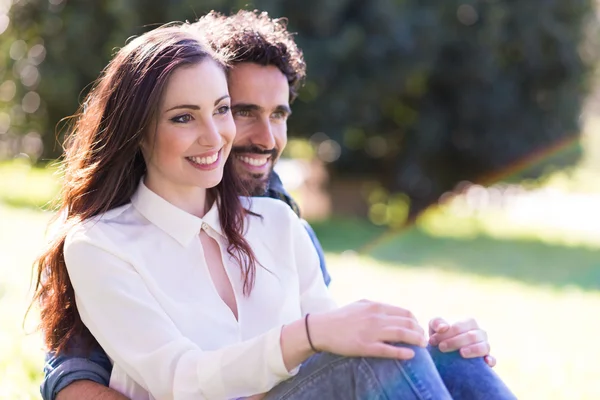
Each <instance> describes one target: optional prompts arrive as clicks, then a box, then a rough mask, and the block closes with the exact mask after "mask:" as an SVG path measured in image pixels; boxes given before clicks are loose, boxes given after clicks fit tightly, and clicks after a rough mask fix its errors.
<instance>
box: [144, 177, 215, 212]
mask: <svg viewBox="0 0 600 400" xmlns="http://www.w3.org/2000/svg"><path fill="white" fill-rule="evenodd" d="M144 184H145V185H146V187H147V188H148V189H150V190H152V191H153V192H154V193H156V194H157V195H159V196H160V197H162V198H163V199H165V200H166V201H168V202H169V203H171V204H173V205H174V206H175V207H177V208H180V209H182V210H183V211H185V212H187V213H189V214H192V215H195V216H196V217H198V218H202V217H204V215H205V214H206V213H207V212H208V210H209V209H210V206H211V205H212V203H213V201H214V199H213V198H212V196H210V195H209V193H208V190H206V189H205V188H201V187H198V186H183V185H176V184H165V183H164V182H160V184H158V183H157V182H154V181H153V180H152V179H148V177H147V176H146V177H145V178H144Z"/></svg>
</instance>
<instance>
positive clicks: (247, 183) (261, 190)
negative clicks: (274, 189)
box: [242, 174, 269, 196]
mask: <svg viewBox="0 0 600 400" xmlns="http://www.w3.org/2000/svg"><path fill="white" fill-rule="evenodd" d="M242 183H243V185H244V188H245V190H246V192H247V193H248V194H249V195H250V196H264V195H265V193H267V190H268V189H269V175H260V176H257V175H256V174H254V175H249V174H244V176H243V177H242Z"/></svg>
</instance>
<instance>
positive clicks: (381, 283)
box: [0, 168, 600, 400]
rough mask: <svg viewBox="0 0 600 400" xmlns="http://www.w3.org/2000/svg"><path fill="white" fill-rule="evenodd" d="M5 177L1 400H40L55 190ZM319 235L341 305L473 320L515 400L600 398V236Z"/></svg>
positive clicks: (436, 215)
mask: <svg viewBox="0 0 600 400" xmlns="http://www.w3.org/2000/svg"><path fill="white" fill-rule="evenodd" d="M6 171H7V170H6V169H5V168H0V182H15V183H19V182H22V181H23V180H27V182H29V183H28V184H27V185H23V186H14V187H16V188H17V189H15V191H14V192H13V191H12V190H10V189H7V187H6V186H4V185H3V184H0V221H1V222H0V224H1V225H0V227H1V228H0V354H2V357H0V399H2V400H4V399H7V400H9V399H10V400H13V399H17V400H18V399H38V398H39V383H40V381H41V377H42V372H41V371H42V366H43V351H42V343H41V340H40V337H39V335H38V334H37V333H34V334H29V332H31V331H32V327H33V326H34V325H35V323H36V321H35V311H34V312H33V313H32V317H33V318H31V319H29V320H28V321H27V323H26V324H25V329H24V328H23V326H22V323H23V315H24V312H25V310H26V307H27V305H28V302H29V299H30V296H31V290H30V273H31V263H32V261H33V259H34V257H35V255H36V254H37V253H38V251H39V250H40V249H41V248H42V246H43V244H44V231H45V224H46V223H47V221H48V220H49V218H50V214H49V213H45V212H41V211H40V210H39V207H40V206H41V205H43V204H45V203H46V202H47V201H48V199H49V198H50V197H48V196H53V193H56V189H57V188H58V186H57V184H56V183H51V182H56V181H55V180H54V179H53V178H52V177H51V176H50V175H49V174H47V173H46V174H44V173H43V172H41V171H39V170H36V169H33V170H29V172H27V173H26V174H24V175H21V176H22V179H15V178H14V177H12V178H11V177H7V175H8V174H5V172H6ZM13 172H14V170H13ZM11 173H12V172H11ZM17 173H19V174H22V173H23V170H17ZM34 177H35V178H34ZM49 182H50V183H49ZM31 183H36V184H39V187H37V188H35V189H33V188H31V187H30V184H31ZM17 193H21V194H19V195H18V196H16V194H17ZM34 193H35V194H34ZM9 196H10V198H12V199H13V200H7V198H9ZM29 196H31V198H30V197H29ZM36 196H37V197H36ZM15 198H16V199H18V198H21V200H14V199H15ZM7 203H9V204H11V205H7ZM15 204H16V205H18V206H19V207H15V206H13V205H15ZM314 228H315V230H316V231H317V234H318V235H319V237H320V239H321V241H322V244H323V246H324V248H325V249H326V251H327V259H328V263H329V268H330V270H331V271H330V272H331V274H332V276H333V283H332V287H331V289H332V292H333V294H334V296H335V297H336V298H337V299H338V300H339V301H340V303H342V304H343V303H347V302H350V301H353V300H357V299H359V298H370V299H374V300H380V301H385V302H389V303H394V304H397V305H400V306H403V307H405V308H409V309H411V310H412V311H413V312H414V313H415V314H416V315H417V317H418V318H419V320H420V321H421V322H422V323H423V324H426V322H427V321H428V319H429V318H432V317H434V316H438V315H439V316H443V317H445V318H447V319H449V320H451V321H453V320H456V319H460V318H463V317H467V316H471V317H475V318H476V319H477V320H478V321H479V322H480V324H481V325H482V326H483V327H484V328H485V329H486V330H487V332H488V334H489V336H490V342H491V344H492V351H493V354H494V355H495V356H496V357H497V358H498V366H497V367H496V370H497V372H498V373H499V374H500V375H501V376H502V377H503V379H504V380H505V381H506V382H507V383H508V384H509V386H510V387H511V388H512V389H513V390H514V391H515V393H516V394H517V395H518V398H519V399H549V400H553V399H576V400H577V399H598V398H600V385H598V384H597V371H598V367H597V366H596V359H600V346H598V345H597V344H596V343H597V340H598V339H597V338H598V337H600V325H598V324H597V322H596V320H595V316H596V314H597V312H598V310H599V309H600V290H599V289H600V272H599V271H600V265H598V264H599V263H600V257H599V256H600V254H599V251H600V250H599V249H600V233H599V234H598V235H592V236H588V237H585V238H581V237H572V235H571V234H570V233H568V232H562V231H560V230H556V231H553V232H548V231H547V230H545V229H544V230H543V231H541V230H540V229H539V227H538V228H536V227H529V226H528V227H518V226H514V225H511V224H510V223H509V222H507V221H505V220H503V219H502V218H501V217H500V216H497V215H480V216H478V217H459V216H456V215H454V214H452V213H449V212H448V210H447V209H438V210H433V211H432V212H431V213H428V214H427V215H426V216H425V217H424V218H423V219H421V220H420V221H419V224H418V225H417V226H415V227H413V228H411V229H409V230H406V231H403V232H396V233H386V232H385V230H384V229H382V228H380V227H375V226H373V225H371V224H367V223H364V222H361V221H358V220H333V221H327V222H324V223H318V224H315V225H314ZM348 250H350V251H348ZM357 250H363V252H362V253H360V252H357Z"/></svg>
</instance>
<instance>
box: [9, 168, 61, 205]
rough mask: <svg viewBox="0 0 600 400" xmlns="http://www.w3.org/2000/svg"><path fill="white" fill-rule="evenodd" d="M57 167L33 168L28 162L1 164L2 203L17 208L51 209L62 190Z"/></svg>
mask: <svg viewBox="0 0 600 400" xmlns="http://www.w3.org/2000/svg"><path fill="white" fill-rule="evenodd" d="M57 174H58V172H57V169H56V168H55V167H52V166H50V167H32V166H31V165H30V164H29V162H27V161H11V162H4V163H0V202H2V203H4V204H8V205H12V206H15V207H28V208H33V209H48V208H51V206H52V202H53V201H54V200H56V197H57V195H58V191H59V189H60V183H59V179H58V178H57Z"/></svg>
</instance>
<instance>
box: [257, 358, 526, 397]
mask: <svg viewBox="0 0 600 400" xmlns="http://www.w3.org/2000/svg"><path fill="white" fill-rule="evenodd" d="M410 347H411V348H412V349H413V350H415V357H414V358H412V359H410V360H402V361H400V360H390V359H383V358H349V357H341V356H337V355H333V354H329V353H321V354H316V355H314V356H312V357H311V358H309V359H308V360H307V361H306V362H305V363H304V364H303V365H302V366H301V367H300V371H299V372H298V374H297V375H296V376H294V377H293V378H290V379H288V380H287V381H285V382H282V383H280V384H279V385H277V386H276V387H275V388H273V389H272V390H271V391H270V392H269V393H268V394H267V396H266V399H265V400H275V399H277V400H304V399H306V400H312V399H332V400H333V399H340V400H351V399H356V400H358V399H360V400H363V399H365V400H366V399H368V400H384V399H385V400H388V399H389V400H392V399H406V400H417V399H418V400H446V399H456V400H478V399H486V400H500V399H502V400H505V399H511V400H512V399H516V397H515V396H514V395H513V394H512V393H511V392H510V390H509V389H508V388H507V387H506V385H505V384H504V383H503V382H502V381H501V380H500V378H499V377H498V376H497V375H496V373H495V372H494V371H492V369H491V368H490V367H488V366H487V364H485V362H484V361H483V359H482V358H476V359H464V358H462V357H461V356H460V354H459V353H458V352H453V353H442V352H440V351H439V350H438V349H437V348H436V347H428V348H427V349H424V348H420V347H413V346H410Z"/></svg>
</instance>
